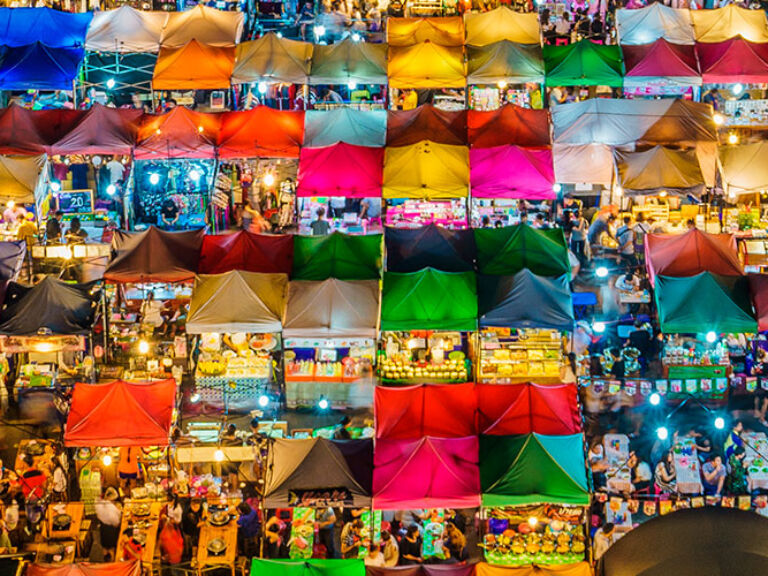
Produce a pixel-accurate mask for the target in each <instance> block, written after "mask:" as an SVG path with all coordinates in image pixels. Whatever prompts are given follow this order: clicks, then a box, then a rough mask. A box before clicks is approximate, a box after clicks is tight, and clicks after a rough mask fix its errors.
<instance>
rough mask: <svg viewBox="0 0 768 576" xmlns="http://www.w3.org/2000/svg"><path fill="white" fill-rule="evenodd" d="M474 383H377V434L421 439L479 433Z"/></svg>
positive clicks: (388, 437) (381, 436)
mask: <svg viewBox="0 0 768 576" xmlns="http://www.w3.org/2000/svg"><path fill="white" fill-rule="evenodd" d="M474 386H475V385H474V384H472V383H466V384H418V385H416V386H398V387H396V388H395V387H391V388H390V387H386V386H376V390H375V397H374V413H375V415H376V426H375V428H376V438H379V439H381V438H384V439H386V440H418V439H419V438H422V437H424V436H431V437H434V438H462V437H464V436H475V435H477V428H476V426H475V412H476V409H477V401H476V399H475V388H474Z"/></svg>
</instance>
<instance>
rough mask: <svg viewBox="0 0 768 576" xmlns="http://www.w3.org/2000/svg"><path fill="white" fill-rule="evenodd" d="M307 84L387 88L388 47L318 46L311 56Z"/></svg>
mask: <svg viewBox="0 0 768 576" xmlns="http://www.w3.org/2000/svg"><path fill="white" fill-rule="evenodd" d="M309 83H310V84H350V83H359V84H386V83H387V46H386V45H385V44H369V43H368V42H355V41H354V40H352V38H351V37H347V38H345V39H344V40H342V41H341V42H338V43H336V44H328V45H323V44H318V45H317V46H315V49H314V52H313V53H312V67H311V69H310V73H309Z"/></svg>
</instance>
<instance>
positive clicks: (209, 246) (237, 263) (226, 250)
mask: <svg viewBox="0 0 768 576" xmlns="http://www.w3.org/2000/svg"><path fill="white" fill-rule="evenodd" d="M292 264H293V235H291V234H285V235H280V236H273V235H267V234H253V233H251V232H248V231H246V230H240V231H239V232H236V233H234V234H206V235H205V236H204V237H203V245H202V249H201V250H200V262H199V263H198V269H197V271H198V272H199V273H200V274H221V273H223V272H229V271H231V270H246V271H248V272H262V273H265V274H290V273H291V265H292Z"/></svg>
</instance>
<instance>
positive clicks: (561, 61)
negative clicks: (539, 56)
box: [543, 40, 624, 88]
mask: <svg viewBox="0 0 768 576" xmlns="http://www.w3.org/2000/svg"><path fill="white" fill-rule="evenodd" d="M543 54H544V68H545V70H546V77H547V86H610V87H612V88H621V86H622V83H623V79H622V75H623V72H624V63H623V60H622V56H621V48H619V47H618V46H610V45H607V44H597V43H595V42H592V41H591V40H581V41H580V42H575V43H573V44H566V45H564V46H555V45H552V44H547V45H546V46H544V53H543Z"/></svg>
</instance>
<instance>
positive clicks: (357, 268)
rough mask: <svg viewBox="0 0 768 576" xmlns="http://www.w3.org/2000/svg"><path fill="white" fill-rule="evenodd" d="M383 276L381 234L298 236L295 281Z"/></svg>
mask: <svg viewBox="0 0 768 576" xmlns="http://www.w3.org/2000/svg"><path fill="white" fill-rule="evenodd" d="M380 277H381V234H367V235H365V236H350V235H347V234H342V233H341V232H333V233H332V234H329V235H328V236H294V241H293V274H292V275H291V278H292V279H293V280H326V279H327V278H337V279H339V280H375V279H379V278H380Z"/></svg>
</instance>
